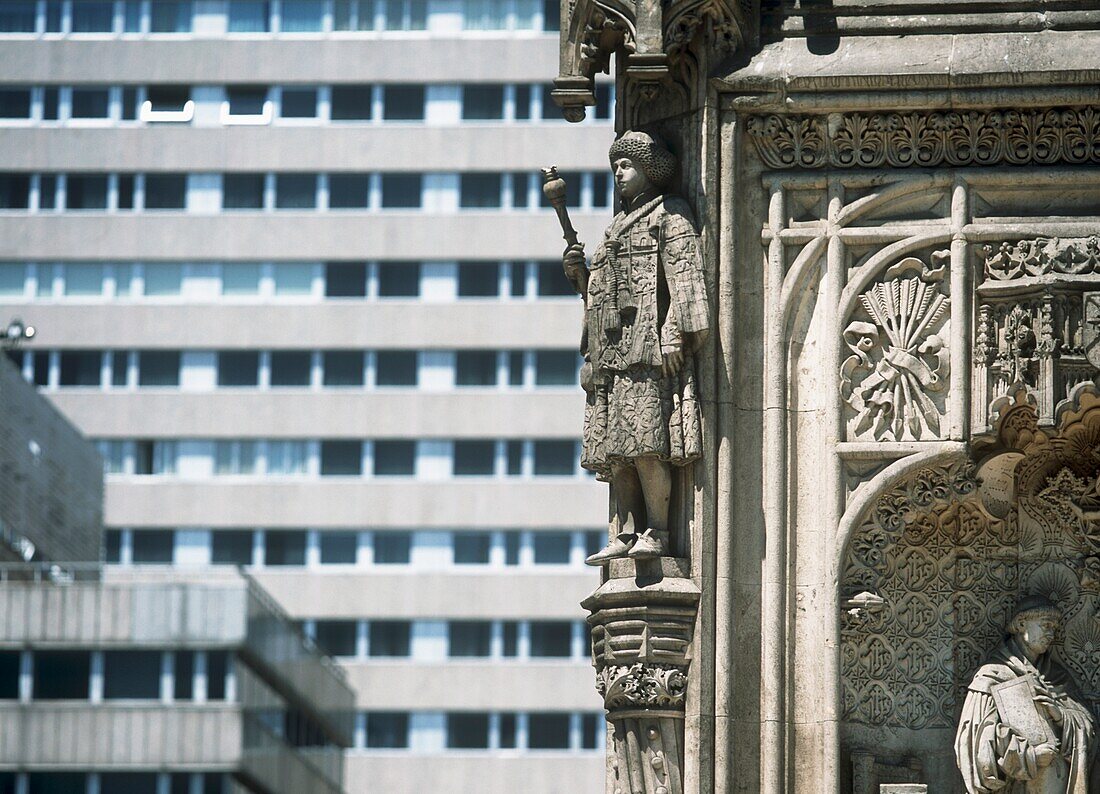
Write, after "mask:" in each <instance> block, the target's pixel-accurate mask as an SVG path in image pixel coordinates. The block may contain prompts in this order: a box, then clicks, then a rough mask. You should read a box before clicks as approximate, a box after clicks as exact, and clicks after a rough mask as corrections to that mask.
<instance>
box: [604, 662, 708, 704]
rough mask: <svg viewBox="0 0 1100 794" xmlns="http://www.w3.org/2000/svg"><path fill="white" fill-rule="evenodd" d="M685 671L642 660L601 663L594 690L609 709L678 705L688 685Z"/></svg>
mask: <svg viewBox="0 0 1100 794" xmlns="http://www.w3.org/2000/svg"><path fill="white" fill-rule="evenodd" d="M684 672H685V671H684V669H683V668H680V667H673V666H671V665H661V664H645V663H643V662H638V663H636V664H632V665H618V666H609V667H604V668H601V669H600V670H599V671H597V673H596V691H597V692H599V693H600V694H601V695H602V696H603V699H604V707H605V708H608V709H614V708H631V707H633V708H651V707H658V708H680V707H682V706H683V705H684V692H685V690H686V689H687V677H686V676H685V675H684Z"/></svg>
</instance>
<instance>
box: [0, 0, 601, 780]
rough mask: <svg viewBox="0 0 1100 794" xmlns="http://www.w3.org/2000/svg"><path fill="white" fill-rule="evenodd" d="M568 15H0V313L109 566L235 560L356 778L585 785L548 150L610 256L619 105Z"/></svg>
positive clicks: (308, 2)
mask: <svg viewBox="0 0 1100 794" xmlns="http://www.w3.org/2000/svg"><path fill="white" fill-rule="evenodd" d="M556 26H557V2H556V0H549V1H548V2H546V3H545V4H544V3H542V2H541V1H540V0H534V1H533V0H358V1H356V0H281V2H280V1H279V0H271V1H270V2H253V1H252V0H230V1H229V2H226V1H225V0H194V2H187V1H182V2H181V1H179V0H163V1H161V0H153V1H152V2H150V0H107V1H105V2H104V1H93V0H87V1H85V0H65V1H64V2H62V1H60V0H58V1H55V0H37V1H36V0H27V1H26V2H21V1H17V0H5V2H3V3H0V59H2V62H3V63H4V64H5V66H4V69H3V73H2V74H0V81H3V85H0V140H2V141H3V151H4V152H5V158H4V165H3V166H2V168H3V169H4V171H3V173H0V320H3V321H6V320H7V319H9V318H10V317H14V316H20V317H22V318H23V319H24V320H25V321H27V322H29V323H32V324H33V325H35V326H36V327H37V328H38V334H37V335H36V337H35V338H34V340H32V341H31V342H30V343H29V344H27V345H26V346H24V347H23V349H21V350H20V351H18V352H17V353H11V354H10V356H11V358H12V359H13V360H14V362H15V364H16V366H17V367H19V368H21V370H22V374H23V376H24V378H25V379H27V380H28V381H30V382H32V383H34V384H36V385H37V386H38V387H40V389H41V391H42V392H43V394H45V395H47V396H48V397H49V399H50V400H51V401H53V403H54V404H55V405H56V406H57V407H58V408H59V409H60V410H61V411H62V412H63V413H64V414H65V415H66V416H67V417H69V418H70V419H71V420H72V422H73V423H75V425H76V426H77V427H79V428H80V429H81V430H82V431H83V432H84V433H85V434H86V435H87V436H88V437H90V438H92V439H94V440H95V441H96V443H97V444H98V447H99V450H100V452H101V454H102V455H103V457H104V460H105V462H106V471H107V482H106V493H105V510H104V522H105V524H106V527H107V530H106V533H105V537H104V538H103V541H104V555H105V560H106V562H107V563H108V567H107V571H108V573H107V574H106V579H107V581H109V580H110V577H111V576H121V575H123V574H126V573H129V574H131V575H134V576H138V575H147V576H151V577H154V578H155V577H156V576H160V577H168V578H171V577H173V576H181V577H184V578H194V577H196V576H198V577H200V578H201V577H205V576H209V577H210V581H211V582H212V583H216V582H219V581H221V579H220V578H219V577H223V576H227V575H228V574H226V573H217V572H214V571H212V570H210V569H209V566H213V565H222V564H227V565H241V566H245V569H246V570H247V571H248V573H249V574H251V575H252V576H253V577H254V578H255V581H256V582H257V583H258V584H259V585H262V587H263V588H266V590H268V591H269V592H270V593H271V594H272V595H273V596H274V599H275V601H276V602H277V607H275V608H276V609H278V610H285V613H286V615H287V616H288V619H289V620H292V621H293V622H295V623H299V624H300V625H301V628H302V629H303V630H304V631H305V633H306V634H307V635H308V636H310V637H312V638H313V639H314V640H315V641H316V644H317V645H318V646H319V647H320V648H321V649H323V650H324V651H326V652H328V653H330V654H332V655H333V656H335V657H336V658H337V659H338V663H339V665H340V667H341V668H342V669H343V671H344V673H345V674H346V678H347V681H348V682H349V684H350V685H351V687H352V688H353V690H354V692H355V714H354V718H353V720H352V723H351V725H350V742H351V745H352V749H351V750H350V751H349V752H348V754H347V756H346V761H345V765H344V767H345V771H344V783H345V787H346V789H347V790H348V791H350V792H366V791H385V792H390V791H397V792H400V791H414V790H416V789H419V788H425V787H427V788H430V789H431V790H437V791H455V792H458V791H474V790H477V791H525V792H538V791H547V792H564V791H568V792H583V791H595V790H597V787H598V786H599V783H598V781H599V779H600V773H599V771H598V770H600V769H602V765H603V756H602V746H603V730H604V728H603V725H604V723H603V719H602V715H601V714H600V713H599V711H598V699H597V697H596V696H595V695H594V693H593V691H592V675H591V669H590V667H589V662H588V651H587V648H586V639H585V637H586V632H585V631H584V628H583V625H582V623H581V621H580V620H579V617H580V610H579V608H578V606H577V602H578V601H579V600H580V599H581V598H582V597H583V596H584V595H585V594H587V593H588V592H589V591H591V589H592V588H593V586H594V584H595V579H596V576H597V574H596V573H595V572H594V571H591V570H589V569H586V568H585V567H584V565H583V558H584V556H585V555H586V553H588V551H590V550H593V549H595V548H598V547H599V546H600V545H602V542H603V539H604V531H603V529H602V528H601V527H599V526H598V523H596V522H593V517H595V516H599V515H601V513H602V512H603V511H604V509H605V508H604V504H605V494H604V489H603V487H601V486H600V485H598V484H596V483H595V482H594V481H593V480H592V479H591V478H590V477H588V476H586V475H585V474H584V473H582V471H581V469H580V468H579V466H578V463H577V446H578V435H579V428H580V423H581V409H582V404H583V396H582V394H581V393H580V390H579V388H578V387H577V384H576V380H577V365H578V360H577V354H576V342H577V336H578V332H579V324H580V305H579V300H578V299H577V298H576V296H574V295H571V294H570V293H569V287H568V285H567V283H566V282H565V279H564V278H563V277H562V275H561V270H560V261H559V260H558V259H557V256H556V255H557V253H558V252H559V251H560V250H561V248H562V246H563V243H562V241H561V240H560V236H559V232H558V231H557V224H556V220H555V219H554V217H553V214H552V212H550V211H548V210H547V209H546V208H544V207H543V206H542V199H541V193H540V190H539V187H540V185H539V179H538V174H537V169H538V167H540V166H542V165H546V164H548V163H549V162H555V163H556V164H557V165H558V166H559V167H560V168H561V170H562V171H563V173H564V174H565V176H566V178H567V180H568V182H569V185H570V188H571V195H570V203H571V205H572V206H573V210H572V214H573V216H574V222H575V225H576V226H577V227H578V229H579V230H580V232H581V237H582V239H583V240H586V241H589V243H590V244H591V243H593V242H595V241H596V240H598V239H599V236H598V235H599V234H600V233H601V232H600V230H601V228H602V226H603V225H604V223H605V222H606V219H607V217H608V216H609V215H610V212H611V205H612V201H613V190H612V189H613V186H612V184H611V182H610V178H609V174H608V171H607V164H606V149H607V145H608V144H609V142H610V140H611V138H612V125H611V122H610V120H609V116H610V113H611V106H612V97H611V94H610V91H609V90H607V89H604V88H601V92H600V105H599V107H598V108H597V109H596V112H595V113H594V114H590V115H594V116H595V117H596V118H594V119H591V120H589V121H586V122H584V123H583V124H581V125H579V126H577V125H566V124H565V123H564V122H563V121H562V120H561V117H560V113H559V112H558V111H557V109H556V108H554V107H553V105H552V103H551V101H550V99H549V96H548V94H549V78H550V77H551V76H552V75H554V74H555V73H556V54H557V32H556ZM74 553H75V552H74ZM152 566H159V567H160V570H159V571H151V570H150V568H151V567H152ZM204 571H205V573H204ZM158 581H159V580H158ZM231 581H232V580H231ZM229 589H230V590H234V589H235V590H236V591H239V590H240V587H239V586H238V585H236V584H234V585H232V586H231V587H229ZM245 589H247V588H245ZM89 597H91V596H89ZM97 597H102V596H97ZM233 597H237V596H233ZM240 597H242V598H243V597H244V596H240ZM227 598H230V599H231V597H230V596H227ZM226 608H227V609H229V608H230V607H226ZM104 630H106V628H105V629H104ZM103 636H106V635H103ZM235 636H237V639H235V640H232V642H240V643H245V644H246V643H247V636H248V631H247V628H243V629H241V631H240V632H239V635H235ZM160 641H163V642H167V641H168V638H167V635H163V636H162V637H161V639H160V640H158V642H160ZM26 642H27V643H29V642H30V640H27V641H26ZM86 642H87V643H89V644H87V645H86V647H87V648H88V649H90V650H92V649H93V646H94V654H93V655H91V656H89V662H88V663H89V664H90V665H93V667H94V665H96V664H102V663H103V662H102V658H103V657H102V653H101V652H102V651H103V648H102V647H101V645H97V643H99V640H97V639H96V638H95V637H94V636H89V637H88V638H86ZM232 642H230V640H228V639H227V640H226V643H228V644H229V645H232ZM173 647H174V646H173ZM146 650H148V649H146ZM185 650H187V649H185ZM190 650H195V652H196V653H201V652H205V651H204V650H201V649H198V650H196V648H195V647H191V648H190ZM33 652H34V648H33V647H31V646H30V645H26V646H25V649H24V651H22V652H21V653H22V654H23V656H25V655H26V653H33ZM160 652H161V653H162V657H161V658H162V663H163V664H164V665H165V666H166V668H167V666H168V665H169V664H172V663H175V659H176V657H175V656H174V654H175V653H176V651H175V650H172V651H171V653H170V652H169V648H168V646H165V647H163V648H161V649H160ZM96 654H99V655H98V656H97V655H96ZM23 656H21V657H20V658H23ZM97 659H100V660H101V661H99V662H97V661H96V660H97ZM168 659H172V660H173V662H169V661H167V660H168ZM197 659H198V657H197V656H196V657H195V659H194V663H195V664H196V669H197V665H198V661H197ZM20 664H23V662H20ZM183 664H186V662H184V663H183ZM21 669H22V668H21ZM101 672H102V671H101ZM21 675H22V673H21ZM195 675H196V676H197V673H196V674H195ZM20 680H22V678H20ZM90 680H92V681H94V680H95V678H94V674H93V677H92V678H91V679H90ZM196 680H197V679H196ZM3 686H5V685H0V689H2V687H3ZM21 686H22V685H21ZM167 686H168V684H165V683H164V678H163V677H162V679H161V688H160V689H159V690H158V693H159V694H160V696H161V697H164V695H165V693H166V692H167V690H166V689H165V687H167ZM195 686H196V687H197V686H198V684H195ZM3 691H5V692H8V693H9V694H10V692H11V690H10V688H9V689H8V690H3ZM238 691H239V687H238ZM17 694H18V696H19V697H20V698H23V697H24V696H26V697H29V698H31V702H33V691H32V690H28V691H24V690H23V689H18V691H17ZM78 694H80V695H83V691H81V692H80V693H78ZM152 694H153V693H152V690H151V689H150V690H149V691H148V692H147V693H145V696H147V697H152ZM76 699H78V700H79V699H80V698H79V697H78V698H76ZM137 699H138V700H140V699H141V698H137ZM284 729H285V726H284ZM94 736H95V738H96V740H97V741H98V740H103V741H109V742H111V743H112V744H120V743H121V744H125V743H127V742H132V743H136V742H142V741H145V740H146V739H147V737H146V736H145V735H143V734H142V733H141V732H129V733H126V732H122V733H119V734H115V735H110V737H109V738H108V735H107V734H105V733H102V732H96V733H95V734H94ZM195 741H199V739H198V738H196V739H195ZM148 763H153V762H152V761H149V762H148ZM130 766H131V767H132V768H133V769H138V768H141V764H136V765H135V764H133V763H131V765H130ZM77 771H81V770H77ZM147 771H153V772H165V767H163V766H156V767H155V768H154V769H149V770H147ZM197 779H198V778H196V780H197ZM28 780H29V778H26V777H25V776H24V777H20V778H17V779H16V781H17V782H18V785H20V786H27V785H30V783H29V782H28ZM82 780H84V784H85V785H86V786H87V787H88V788H87V791H88V794H94V787H95V786H100V785H103V784H102V782H101V781H100V778H99V777H98V776H95V775H93V776H90V777H85V778H82ZM157 781H158V782H157V785H158V786H161V787H163V786H166V785H169V783H170V782H171V780H170V778H169V777H168V776H166V774H162V775H161V776H160V777H159V778H157ZM13 785H15V784H14V783H13ZM180 785H182V784H180ZM188 785H198V784H195V783H193V782H192V783H189V784H188ZM130 790H131V789H127V791H130ZM283 790H292V789H283ZM293 790H295V791H297V790H299V789H293ZM133 791H137V789H133ZM158 791H159V789H158ZM192 791H193V789H192ZM20 794H23V792H22V791H21V792H20ZM101 794H106V793H105V792H101Z"/></svg>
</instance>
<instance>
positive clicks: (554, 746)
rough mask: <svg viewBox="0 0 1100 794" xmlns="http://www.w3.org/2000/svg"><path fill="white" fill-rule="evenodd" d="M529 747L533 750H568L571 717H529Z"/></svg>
mask: <svg viewBox="0 0 1100 794" xmlns="http://www.w3.org/2000/svg"><path fill="white" fill-rule="evenodd" d="M527 746H528V747H529V748H530V749H532V750H568V749H569V715H568V714H530V715H528V717H527Z"/></svg>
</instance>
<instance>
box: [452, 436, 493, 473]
mask: <svg viewBox="0 0 1100 794" xmlns="http://www.w3.org/2000/svg"><path fill="white" fill-rule="evenodd" d="M495 458H496V442H494V441H466V440H464V441H455V442H454V473H455V475H456V476H458V477H463V476H482V477H484V476H490V475H492V474H493V464H494V462H495Z"/></svg>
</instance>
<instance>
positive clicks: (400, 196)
mask: <svg viewBox="0 0 1100 794" xmlns="http://www.w3.org/2000/svg"><path fill="white" fill-rule="evenodd" d="M420 190H421V176H420V174H383V175H382V208H383V209H411V208H417V207H419V206H420Z"/></svg>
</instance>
